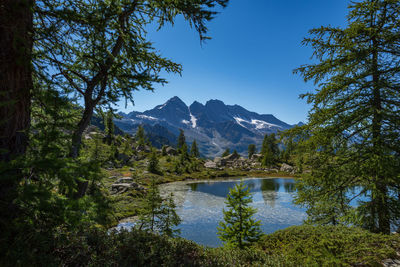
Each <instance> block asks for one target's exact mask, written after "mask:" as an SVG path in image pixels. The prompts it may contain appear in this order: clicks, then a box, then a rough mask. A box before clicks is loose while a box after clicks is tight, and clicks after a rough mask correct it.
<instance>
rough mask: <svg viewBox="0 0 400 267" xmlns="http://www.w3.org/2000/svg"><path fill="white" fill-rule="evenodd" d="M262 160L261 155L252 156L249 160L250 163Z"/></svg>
mask: <svg viewBox="0 0 400 267" xmlns="http://www.w3.org/2000/svg"><path fill="white" fill-rule="evenodd" d="M261 158H262V154H253V155H252V156H251V160H252V161H257V160H259V159H261Z"/></svg>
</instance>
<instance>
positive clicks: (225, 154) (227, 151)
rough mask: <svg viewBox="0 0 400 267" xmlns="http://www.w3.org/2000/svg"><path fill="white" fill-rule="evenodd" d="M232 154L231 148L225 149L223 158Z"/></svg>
mask: <svg viewBox="0 0 400 267" xmlns="http://www.w3.org/2000/svg"><path fill="white" fill-rule="evenodd" d="M230 154H231V151H230V150H229V148H227V149H225V151H224V153H222V155H221V157H226V156H229V155H230Z"/></svg>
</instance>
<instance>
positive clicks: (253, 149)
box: [247, 144, 256, 159]
mask: <svg viewBox="0 0 400 267" xmlns="http://www.w3.org/2000/svg"><path fill="white" fill-rule="evenodd" d="M247 151H248V158H249V159H251V157H252V156H253V155H254V154H255V153H256V145H255V144H250V145H249V147H248V148H247Z"/></svg>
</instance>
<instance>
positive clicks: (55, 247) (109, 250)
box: [0, 226, 400, 266]
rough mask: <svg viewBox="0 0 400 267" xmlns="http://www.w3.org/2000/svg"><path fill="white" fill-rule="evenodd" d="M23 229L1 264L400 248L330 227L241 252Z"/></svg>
mask: <svg viewBox="0 0 400 267" xmlns="http://www.w3.org/2000/svg"><path fill="white" fill-rule="evenodd" d="M27 233H29V234H28V238H27V236H25V235H21V236H20V237H19V238H18V239H17V240H16V241H15V243H14V244H11V248H12V249H10V250H8V251H9V252H8V255H5V257H2V258H1V260H0V265H1V266H16V265H17V266H354V265H361V266H378V265H379V263H380V262H382V261H383V260H384V259H388V258H392V259H393V258H396V250H398V249H399V248H400V238H399V236H398V235H392V236H384V235H380V234H373V233H370V232H367V231H365V230H361V229H357V228H347V227H335V226H329V227H323V226H319V227H313V226H295V227H290V228H287V229H285V230H281V231H278V232H276V233H274V234H271V235H265V236H264V237H263V238H262V240H261V241H260V242H259V243H257V244H256V245H255V246H253V247H249V248H246V249H243V250H236V249H228V248H204V247H202V246H199V245H197V244H195V243H194V242H191V241H187V240H185V239H181V238H168V237H166V236H159V235H155V234H151V233H146V232H141V231H138V230H132V231H130V232H128V231H120V232H117V231H105V230H100V229H96V228H85V227H82V229H80V230H78V231H74V232H68V231H66V230H65V229H59V230H57V231H55V232H46V231H36V232H34V231H29V232H27ZM27 241H29V242H27Z"/></svg>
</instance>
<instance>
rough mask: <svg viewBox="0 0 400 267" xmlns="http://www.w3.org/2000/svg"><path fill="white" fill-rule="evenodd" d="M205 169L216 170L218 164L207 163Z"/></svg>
mask: <svg viewBox="0 0 400 267" xmlns="http://www.w3.org/2000/svg"><path fill="white" fill-rule="evenodd" d="M204 167H205V168H207V169H216V168H217V164H216V163H215V162H213V161H211V160H209V161H207V162H206V163H204Z"/></svg>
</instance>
